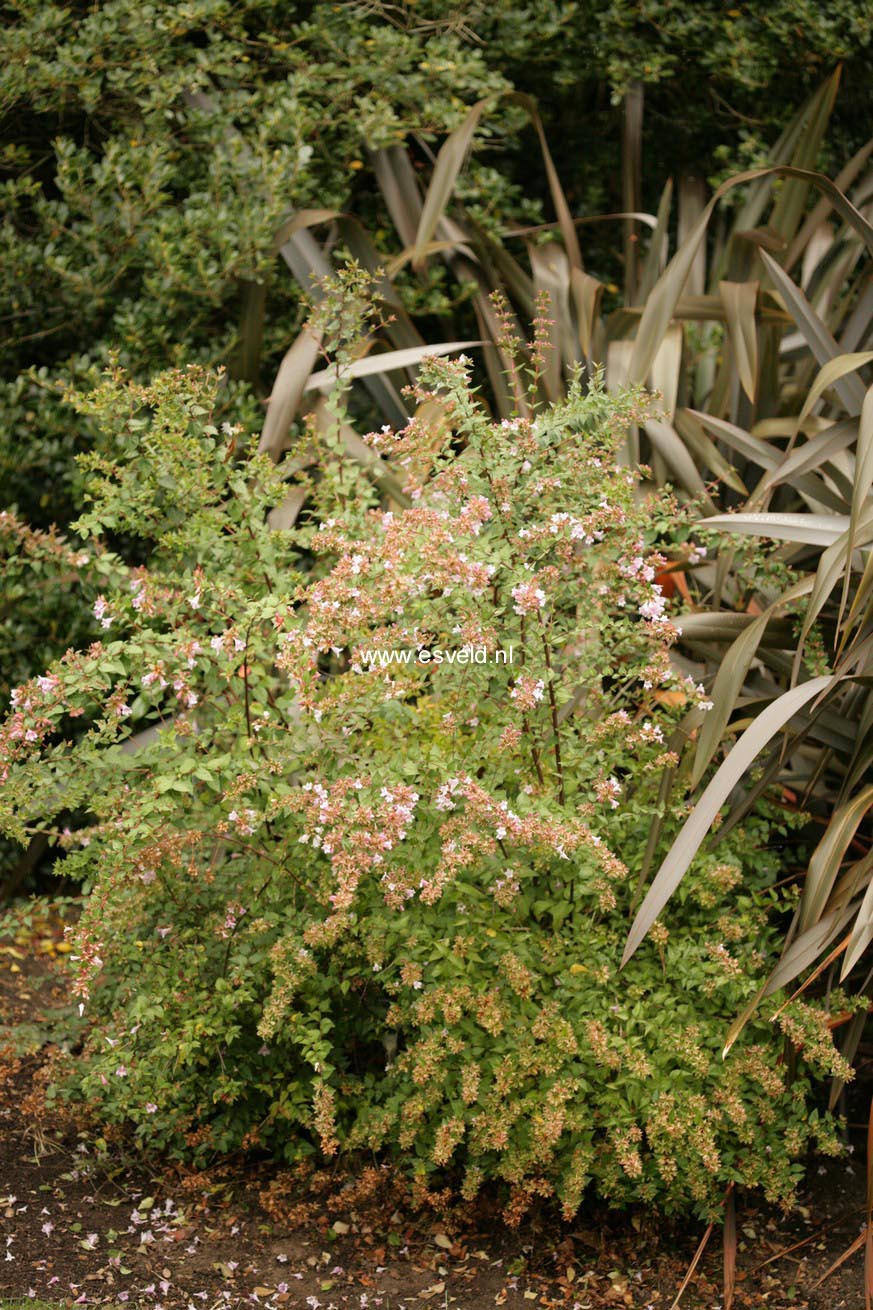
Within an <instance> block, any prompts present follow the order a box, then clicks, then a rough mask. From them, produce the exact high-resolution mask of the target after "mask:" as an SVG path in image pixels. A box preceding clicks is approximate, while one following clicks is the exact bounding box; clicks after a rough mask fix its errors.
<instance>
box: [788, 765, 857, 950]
mask: <svg viewBox="0 0 873 1310" xmlns="http://www.w3.org/2000/svg"><path fill="white" fill-rule="evenodd" d="M871 806H873V783H871V784H870V786H868V787H865V788H864V789H863V791H860V792H859V793H858V795H857V796H853V797H852V799H851V800H850V801H847V802H846V804H845V805H841V806H840V808H839V809H838V810H837V812H836V814H834V815H832V816H831V820H830V823H829V824H828V826H827V831H826V832H825V835H824V837H822V839H821V841H820V842H819V844H818V846H817V847H816V848H815V851H814V852H813V855H812V859H811V860H810V862H809V869H808V870H807V874H806V877H805V879H804V882H803V895H802V897H801V901H800V927H801V929H802V930H803V929H806V928H809V927H811V926H812V924H813V923H815V922H816V921H817V920H818V919H819V918H820V917H821V915H822V913H823V911H824V908H825V906H826V905H827V902H828V897H829V896H830V894H831V889H832V887H833V885H834V883H835V881H836V878H837V874H838V873H839V871H840V865H841V864H842V861H843V857H844V856H845V854H846V851H847V850H848V847H849V843H850V842H851V840H852V838H853V837H854V836H855V833H856V832H857V831H858V827H859V825H860V824H861V822H862V821H863V819H864V818H865V816H866V815H867V814H868V813H869V811H870V809H871Z"/></svg>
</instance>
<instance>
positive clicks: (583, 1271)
mask: <svg viewBox="0 0 873 1310" xmlns="http://www.w3.org/2000/svg"><path fill="white" fill-rule="evenodd" d="M59 940H60V925H59V924H58V923H57V922H56V921H54V920H52V921H46V922H45V923H42V924H38V925H37V927H36V929H35V930H34V931H33V933H32V935H31V940H30V941H29V942H27V943H23V942H19V945H18V946H14V945H13V946H12V951H13V953H12V954H8V953H3V954H0V1252H3V1254H0V1295H5V1296H7V1297H27V1296H34V1297H36V1298H38V1299H39V1300H41V1301H55V1302H66V1303H71V1302H74V1303H76V1304H81V1305H86V1304H90V1305H99V1304H113V1305H115V1304H118V1303H124V1302H127V1303H129V1304H130V1305H136V1306H138V1307H148V1310H159V1308H160V1307H163V1308H164V1310H171V1307H172V1308H175V1307H178V1306H192V1307H202V1308H203V1310H208V1308H209V1307H212V1306H222V1305H231V1306H236V1305H239V1304H241V1303H243V1302H245V1303H247V1304H257V1303H260V1304H262V1305H263V1304H267V1305H269V1306H287V1307H289V1308H295V1307H304V1306H305V1307H307V1308H308V1310H318V1308H319V1307H320V1308H321V1310H331V1308H333V1310H341V1308H342V1310H346V1307H353V1308H354V1310H404V1307H406V1308H407V1310H426V1307H429V1306H431V1307H441V1308H442V1310H446V1307H450V1306H451V1307H455V1310H479V1308H480V1307H482V1308H484V1307H490V1306H494V1305H497V1306H501V1305H505V1306H507V1307H508V1308H509V1310H516V1308H517V1310H523V1307H526V1306H532V1307H533V1306H547V1307H548V1306H553V1307H564V1308H566V1310H606V1308H607V1307H611V1308H612V1310H616V1307H622V1306H630V1307H639V1308H640V1310H646V1308H648V1307H651V1308H652V1310H655V1308H657V1310H668V1308H669V1307H670V1306H671V1304H672V1301H673V1298H674V1297H675V1295H676V1292H677V1290H678V1289H679V1287H680V1285H681V1283H682V1280H683V1277H684V1274H685V1271H686V1270H687V1268H688V1265H689V1262H690V1260H691V1257H692V1256H693V1254H694V1251H695V1249H696V1247H697V1245H698V1243H699V1241H700V1238H701V1235H702V1229H698V1228H695V1227H694V1226H693V1225H691V1226H685V1227H677V1226H676V1225H675V1224H669V1223H667V1222H664V1221H660V1222H659V1221H658V1220H657V1219H656V1218H655V1217H654V1216H652V1215H649V1214H634V1215H630V1216H628V1215H618V1216H616V1215H610V1214H608V1213H604V1212H598V1211H595V1210H593V1209H592V1210H590V1211H586V1212H584V1213H583V1214H581V1215H580V1216H579V1217H578V1219H577V1221H576V1222H575V1223H574V1224H572V1225H561V1224H559V1223H557V1222H555V1221H554V1220H549V1219H548V1218H547V1216H546V1215H545V1214H539V1215H534V1216H532V1217H529V1218H528V1219H527V1220H526V1221H525V1222H524V1223H523V1224H522V1226H521V1227H520V1228H519V1229H517V1230H514V1231H508V1230H507V1229H506V1228H505V1227H504V1226H502V1224H501V1223H500V1220H499V1217H498V1216H497V1214H496V1213H493V1214H490V1213H487V1212H486V1211H485V1209H483V1207H482V1206H481V1205H480V1206H478V1207H477V1208H475V1209H471V1208H469V1207H464V1208H458V1207H451V1206H448V1207H440V1206H439V1204H438V1203H437V1202H436V1201H435V1203H434V1205H433V1206H432V1207H431V1208H430V1209H426V1210H417V1211H412V1210H411V1208H410V1207H409V1205H408V1204H407V1203H406V1202H405V1200H404V1195H403V1192H404V1189H403V1184H402V1181H401V1180H400V1178H399V1177H398V1176H397V1175H396V1174H395V1173H393V1172H392V1171H391V1170H389V1169H387V1168H382V1167H379V1166H377V1165H376V1164H371V1165H367V1164H364V1165H359V1166H357V1167H356V1169H355V1170H354V1171H353V1172H342V1171H341V1170H335V1171H333V1172H328V1173H316V1174H311V1175H309V1176H306V1177H304V1176H302V1175H301V1174H299V1173H297V1174H295V1173H294V1172H293V1171H290V1170H287V1169H286V1170H282V1169H281V1168H278V1167H276V1166H275V1165H268V1164H266V1163H252V1162H251V1161H245V1162H243V1161H241V1160H239V1161H227V1162H224V1163H223V1164H222V1165H220V1166H216V1167H214V1168H212V1169H210V1170H209V1171H207V1172H202V1173H194V1172H190V1171H188V1172H186V1171H185V1170H183V1169H180V1168H178V1167H174V1166H170V1165H166V1164H164V1165H161V1164H156V1163H155V1162H154V1161H149V1160H147V1159H145V1158H144V1157H143V1156H142V1154H137V1153H136V1152H135V1151H134V1150H133V1149H132V1148H131V1146H130V1144H129V1143H128V1142H126V1141H125V1139H124V1138H121V1137H119V1138H117V1139H116V1138H113V1137H111V1135H109V1134H107V1135H106V1137H105V1138H100V1135H99V1130H95V1129H94V1127H93V1126H91V1125H84V1124H77V1123H76V1122H74V1121H71V1120H70V1119H69V1118H66V1117H64V1116H63V1115H62V1114H61V1113H59V1112H56V1111H47V1110H46V1108H45V1105H44V1103H43V1099H42V1095H41V1087H42V1084H43V1082H44V1081H45V1079H46V1078H47V1077H48V1074H49V1067H50V1059H51V1051H52V1043H54V1042H57V1041H59V1040H61V1034H62V1032H63V1028H64V1025H65V1024H68V1023H69V1022H70V1015H71V1011H70V1009H69V996H68V992H67V989H66V986H65V984H64V983H63V981H62V979H61V976H60V973H59V971H58V966H57V964H56V963H55V962H54V960H53V955H54V953H55V951H56V949H57V944H58V942H59ZM7 941H8V939H7ZM6 949H7V950H8V949H9V948H8V947H7V948H6ZM0 950H3V946H2V943H0ZM4 1043H5V1045H4ZM863 1173H864V1171H863V1168H862V1164H861V1161H858V1162H857V1163H853V1160H852V1157H850V1158H849V1161H848V1162H846V1161H841V1162H836V1163H834V1162H827V1163H818V1162H816V1161H813V1162H812V1164H811V1165H810V1170H809V1174H808V1179H807V1185H806V1187H805V1189H804V1192H803V1194H802V1196H801V1204H800V1207H799V1209H798V1210H797V1211H796V1212H795V1213H794V1214H793V1215H792V1216H790V1217H788V1218H786V1217H784V1216H781V1215H779V1214H774V1213H773V1212H771V1211H769V1210H767V1209H766V1208H764V1207H762V1206H759V1205H756V1204H753V1203H750V1202H745V1203H743V1204H741V1205H740V1206H739V1207H738V1219H737V1223H738V1236H739V1254H738V1274H737V1287H736V1296H735V1300H734V1304H735V1306H736V1307H742V1308H743V1310H753V1308H754V1310H760V1308H761V1307H765V1306H766V1307H770V1308H771V1310H783V1308H784V1310H789V1307H790V1308H791V1310H801V1308H802V1307H808V1310H839V1308H841V1307H851V1310H856V1308H857V1307H859V1306H861V1305H863V1297H864V1293H863V1252H860V1253H858V1254H856V1255H854V1256H853V1257H852V1258H851V1259H850V1260H848V1261H846V1262H845V1264H844V1265H843V1266H842V1267H841V1268H840V1269H839V1270H837V1272H836V1273H834V1274H832V1275H831V1276H830V1277H829V1278H828V1279H827V1280H826V1281H825V1282H824V1283H823V1284H822V1285H821V1286H820V1287H819V1288H818V1289H817V1290H816V1289H815V1284H816V1283H817V1282H818V1280H820V1279H821V1278H822V1275H824V1274H825V1273H826V1271H827V1270H828V1268H829V1267H830V1266H831V1264H833V1262H834V1261H836V1260H837V1259H838V1258H839V1257H840V1255H841V1254H842V1253H843V1252H844V1251H845V1250H846V1248H847V1247H848V1246H849V1244H850V1243H851V1242H852V1240H853V1239H854V1238H856V1237H857V1235H858V1233H859V1231H860V1229H861V1227H862V1225H863V1220H864V1214H863V1207H864V1179H863ZM792 1247H793V1248H794V1249H793V1250H788V1248H792ZM721 1261H722V1257H721V1250H720V1236H719V1235H718V1234H714V1235H713V1237H712V1242H711V1246H710V1248H709V1249H707V1251H706V1253H705V1255H704V1257H703V1259H702V1261H701V1263H700V1266H699V1268H698V1270H697V1272H696V1273H695V1275H694V1277H693V1279H692V1281H691V1283H690V1285H689V1287H688V1289H687V1291H686V1293H685V1295H684V1296H683V1299H682V1305H683V1306H685V1307H688V1310H703V1307H707V1308H712V1310H715V1308H716V1307H721V1306H722V1303H723V1298H722V1291H721V1286H722V1284H721Z"/></svg>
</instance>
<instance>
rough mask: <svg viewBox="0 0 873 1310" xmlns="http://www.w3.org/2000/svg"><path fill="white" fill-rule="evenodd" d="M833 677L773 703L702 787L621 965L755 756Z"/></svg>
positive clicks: (813, 681) (630, 935)
mask: <svg viewBox="0 0 873 1310" xmlns="http://www.w3.org/2000/svg"><path fill="white" fill-rule="evenodd" d="M835 681H836V679H835V678H834V677H833V676H832V675H826V676H822V677H818V678H812V679H811V680H810V681H809V682H805V683H804V684H803V686H802V687H794V688H792V690H791V691H787V692H785V693H784V694H783V695H782V696H780V697H779V698H778V699H777V700H775V701H773V702H772V703H771V704H770V705H768V706H767V708H766V709H765V710H764V711H763V713H761V714H760V715H759V716H758V717H757V718H756V719H755V722H754V723H753V724H752V725H751V726H750V727H749V728H747V729H746V731H745V732H744V733H743V735H742V737H740V739H739V741H738V742H737V744H736V745H735V746H734V748H733V750H732V751H731V752H730V754H729V755H728V757H727V759H726V760H725V762H724V764H722V766H721V768H720V769H719V770H718V772H717V773H716V775H715V777H714V778H713V779H712V781H711V782H710V784H709V786H708V787H707V788H706V790H705V792H704V793H703V795H702V796H701V798H700V800H699V801H698V803H697V804H696V805H695V807H694V809H693V810H692V811H691V814H690V815H689V816H688V818H687V819H686V821H685V823H684V825H683V827H682V831H681V832H680V833H679V836H678V837H677V838H676V840H675V842H674V843H673V845H672V847H671V848H670V851H669V853H668V855H667V857H666V859H665V860H664V863H663V864H662V865H661V867H660V869H659V870H658V872H657V874H656V875H655V880H654V882H653V883H652V885H651V887H650V888H649V891H648V893H647V895H646V898H645V900H644V901H643V903H642V905H641V906H640V908H639V910H638V911H637V915H636V918H635V919H634V921H633V924H632V925H631V930H630V932H629V933H628V939H627V943H626V945H625V948H624V954H623V956H622V961H621V962H622V966H624V965H625V964H627V962H628V960H629V959H630V958H631V956H632V955H633V954H634V952H635V951H636V950H637V947H638V946H639V945H640V943H641V942H642V940H643V938H644V937H645V936H646V934H647V933H648V931H649V929H650V928H651V926H652V924H653V923H654V922H655V920H656V919H657V917H658V915H659V914H660V913H661V911H662V910H663V908H664V906H665V905H666V904H667V902H668V901H669V899H670V897H671V896H672V895H673V893H674V891H675V890H676V888H677V887H678V886H679V884H680V882H681V881H682V879H683V877H684V876H685V873H686V871H687V869H688V866H689V865H690V864H691V861H692V860H693V859H694V857H695V855H696V854H697V852H698V850H699V849H700V846H701V844H702V843H703V840H704V838H705V837H706V835H707V833H708V832H709V831H710V829H711V828H712V825H713V822H714V821H715V819H716V817H717V815H718V812H719V810H720V809H721V807H722V805H724V803H725V801H726V800H727V798H728V796H729V795H730V793H731V792H732V791H733V789H734V787H735V786H736V785H737V783H738V782H739V781H740V779H741V778H742V777H743V775H744V774H745V773H746V772H747V770H748V769H749V768H750V766H751V765H752V763H753V762H754V760H755V759H756V757H757V756H758V755H759V754H760V752H761V751H762V750H763V749H764V747H765V746H766V745H767V744H768V742H769V741H770V740H771V738H772V737H774V736H775V734H776V733H777V732H779V731H780V729H781V728H783V727H784V726H785V724H786V723H787V722H788V721H789V719H790V718H792V716H793V715H794V714H796V713H797V711H798V710H799V709H802V707H803V706H804V705H808V704H809V702H810V701H811V700H812V699H813V698H814V697H815V696H819V695H821V694H822V693H823V692H824V691H826V690H827V689H828V688H829V687H831V686H832V685H833V684H834V682H835Z"/></svg>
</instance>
